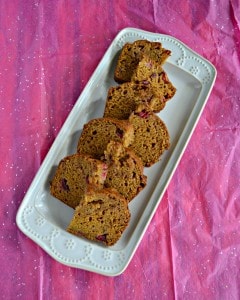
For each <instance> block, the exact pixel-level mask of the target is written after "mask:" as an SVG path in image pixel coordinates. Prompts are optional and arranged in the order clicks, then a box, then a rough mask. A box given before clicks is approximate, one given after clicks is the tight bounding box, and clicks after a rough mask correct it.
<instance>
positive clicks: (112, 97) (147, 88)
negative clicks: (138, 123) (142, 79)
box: [104, 82, 165, 120]
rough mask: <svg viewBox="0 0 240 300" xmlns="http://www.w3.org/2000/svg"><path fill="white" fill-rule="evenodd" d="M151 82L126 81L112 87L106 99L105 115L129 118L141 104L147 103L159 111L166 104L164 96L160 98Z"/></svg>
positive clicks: (152, 108) (155, 110)
mask: <svg viewBox="0 0 240 300" xmlns="http://www.w3.org/2000/svg"><path fill="white" fill-rule="evenodd" d="M155 94H156V92H155V91H154V89H153V88H152V87H151V85H150V84H143V83H139V84H137V83H133V82H126V83H123V84H120V85H119V86H114V87H110V89H109V90H108V95H107V99H106V105H105V110H104V117H111V118H116V119H122V120H124V119H128V118H129V116H130V114H131V112H132V111H134V110H135V109H136V107H137V105H139V104H147V105H148V106H149V107H150V108H151V110H153V111H154V112H158V111H159V110H161V109H163V108H164V106H165V99H164V97H162V98H159V97H158V96H156V95H155Z"/></svg>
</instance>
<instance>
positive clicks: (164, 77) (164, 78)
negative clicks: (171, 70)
mask: <svg viewBox="0 0 240 300" xmlns="http://www.w3.org/2000/svg"><path fill="white" fill-rule="evenodd" d="M161 75H162V80H163V81H164V83H168V77H167V75H166V73H164V72H162V74H161Z"/></svg>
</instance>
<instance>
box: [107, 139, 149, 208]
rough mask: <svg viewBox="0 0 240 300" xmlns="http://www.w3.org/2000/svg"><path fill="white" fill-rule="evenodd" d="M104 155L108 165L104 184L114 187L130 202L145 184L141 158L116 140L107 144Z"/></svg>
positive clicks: (145, 179) (145, 178)
mask: <svg viewBox="0 0 240 300" xmlns="http://www.w3.org/2000/svg"><path fill="white" fill-rule="evenodd" d="M104 155H105V160H104V161H105V162H106V164H107V165H108V173H107V177H106V180H105V182H104V186H105V187H110V188H115V189H116V190H117V191H118V192H119V193H120V194H122V195H123V196H124V198H126V199H127V201H128V202H130V201H131V200H132V199H133V198H134V197H135V196H137V194H138V193H139V192H140V191H141V190H142V189H143V188H144V187H145V186H146V184H147V177H146V176H145V175H144V174H143V164H142V161H141V159H140V158H139V157H138V156H137V155H136V154H135V153H134V151H132V150H130V149H128V148H125V147H124V146H123V144H122V143H119V142H116V141H111V142H110V143H109V144H108V145H107V149H106V150H105V151H104Z"/></svg>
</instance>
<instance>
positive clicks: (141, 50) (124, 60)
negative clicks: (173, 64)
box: [114, 40, 171, 83]
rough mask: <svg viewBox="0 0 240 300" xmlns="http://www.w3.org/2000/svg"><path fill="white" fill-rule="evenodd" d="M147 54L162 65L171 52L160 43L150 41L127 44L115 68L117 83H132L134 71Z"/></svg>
mask: <svg viewBox="0 0 240 300" xmlns="http://www.w3.org/2000/svg"><path fill="white" fill-rule="evenodd" d="M145 54H147V55H148V56H149V57H150V58H151V59H154V60H155V61H156V62H157V63H158V64H159V65H162V64H163V63H164V62H165V61H166V59H167V58H168V57H169V56H170V55H171V51H170V50H167V49H164V48H163V47H162V44H161V43H159V42H150V41H148V40H137V41H135V42H133V43H127V44H125V45H124V46H123V48H122V50H121V52H120V55H119V57H118V61H117V65H116V68H115V72H114V79H115V81H116V82H118V83H123V82H127V81H131V77H132V73H133V71H134V70H135V68H136V66H137V65H138V63H139V61H140V60H141V59H142V57H143V55H145Z"/></svg>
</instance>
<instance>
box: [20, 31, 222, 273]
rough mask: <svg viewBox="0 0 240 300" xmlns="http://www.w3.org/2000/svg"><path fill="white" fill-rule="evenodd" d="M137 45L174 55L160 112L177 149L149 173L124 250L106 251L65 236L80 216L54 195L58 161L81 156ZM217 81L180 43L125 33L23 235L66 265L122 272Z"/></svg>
mask: <svg viewBox="0 0 240 300" xmlns="http://www.w3.org/2000/svg"><path fill="white" fill-rule="evenodd" d="M138 39H148V40H150V41H159V42H161V43H162V45H163V47H164V48H166V49H169V50H171V51H172V55H171V57H170V58H169V59H168V60H167V62H166V63H165V64H164V66H163V68H164V70H165V71H166V72H167V74H168V77H169V79H170V80H171V81H172V83H173V85H174V86H175V87H176V88H177V92H176V94H175V96H174V97H173V98H172V99H171V100H170V101H168V102H167V105H166V107H165V108H164V110H163V111H161V112H160V113H159V114H158V115H159V116H160V118H161V119H162V120H163V121H164V122H165V124H166V125H167V127H168V130H169V134H170V137H171V147H170V149H169V150H168V151H166V152H165V153H164V155H163V156H162V159H161V161H160V162H158V163H156V164H155V165H153V166H152V167H150V168H145V169H144V173H145V175H147V177H148V183H147V186H146V187H145V189H144V190H143V191H142V192H141V193H140V194H139V195H138V196H137V197H136V198H135V199H134V200H132V201H131V202H130V204H129V208H130V212H131V221H130V224H129V226H128V228H127V229H126V230H125V232H124V234H123V235H122V237H121V239H120V240H119V241H118V243H117V244H115V245H114V246H112V247H106V246H104V245H101V244H100V243H95V242H91V241H88V240H86V239H84V238H80V237H76V236H74V235H72V234H70V233H68V232H67V231H66V227H67V226H68V224H69V222H70V220H71V218H72V216H73V212H74V211H73V209H71V208H69V207H68V206H66V205H64V204H63V203H62V202H60V201H58V200H57V199H55V198H53V197H52V196H51V195H50V193H49V181H50V180H51V178H52V177H53V174H54V172H55V170H56V167H57V165H58V163H59V161H60V160H61V159H62V158H63V157H65V156H67V155H70V154H73V153H74V152H76V148H77V142H78V138H79V136H80V134H81V131H82V128H83V125H84V124H85V123H87V122H88V121H89V120H90V119H93V118H96V117H102V116H103V111H104V107H105V101H106V96H107V92H108V89H109V87H111V86H114V85H117V84H116V82H114V79H113V73H114V69H115V65H116V61H117V57H118V55H119V53H120V50H121V48H122V47H123V45H124V44H125V43H126V42H133V41H135V40H138ZM215 78H216V70H215V68H214V66H213V65H212V64H211V63H210V62H208V61H207V60H206V59H204V58H203V57H201V56H199V55H198V54H197V53H195V52H194V51H192V50H191V49H189V48H188V47H187V46H186V45H184V44H183V43H182V42H181V41H179V40H177V39H175V38H174V37H172V36H168V35H163V34H157V33H151V32H146V31H142V30H139V29H134V28H126V29H124V30H122V31H121V32H120V33H119V34H118V35H117V36H116V38H115V39H114V40H113V42H112V44H111V45H110V47H109V48H108V50H107V51H106V53H105V55H104V56H103V58H102V60H101V62H100V63H99V65H98V67H97V68H96V70H95V72H94V73H93V75H92V77H91V78H90V80H89V82H88V84H87V85H86V87H85V89H84V90H83V92H82V94H81V95H80V97H79V99H78V100H77V102H76V104H75V106H74V108H73V109H72V111H71V113H70V114H69V116H68V118H67V120H66V121H65V123H64V125H63V127H62V129H61V130H60V132H59V134H58V136H57V138H56V140H55V141H54V143H53V145H52V147H51V149H50V151H49V152H48V154H47V156H46V158H45V160H44V162H43V163H42V165H41V167H40V169H39V171H38V173H37V174H36V176H35V178H34V180H33V182H32V184H31V186H30V188H29V190H28V192H27V193H26V195H25V198H24V199H23V201H22V204H21V206H20V208H19V210H18V213H17V225H18V227H19V228H20V230H21V231H22V232H23V233H24V234H26V235H27V236H28V237H29V238H30V239H32V240H33V241H34V242H35V243H37V244H38V245H39V246H40V247H42V248H43V249H44V250H45V251H46V252H47V253H48V254H49V255H50V256H52V257H53V258H54V259H55V260H57V261H59V262H60V263H63V264H65V265H68V266H71V267H75V268H80V269H84V270H89V271H92V272H96V273H100V274H103V275H108V276H116V275H119V274H121V273H122V272H123V271H124V270H125V269H126V267H127V266H128V264H129V262H130V260H131V258H132V257H133V255H134V253H135V251H136V249H137V247H138V245H139V243H140V241H141V239H142V237H143V236H144V233H145V231H146V229H147V226H148V224H149V223H150V221H151V219H152V217H153V215H154V213H155V211H156V209H157V207H158V205H159V203H160V201H161V199H162V197H163V194H164V191H165V190H166V188H167V186H168V183H169V181H170V179H171V177H172V175H173V173H174V171H175V169H176V167H177V165H178V162H179V160H180V158H181V156H182V154H183V152H184V150H185V148H186V145H187V143H188V141H189V139H190V137H191V135H192V132H193V130H194V128H195V126H196V124H197V122H198V119H199V117H200V115H201V112H202V110H203V108H204V106H205V104H206V102H207V100H208V97H209V94H210V92H211V89H212V87H213V84H214V82H215Z"/></svg>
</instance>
